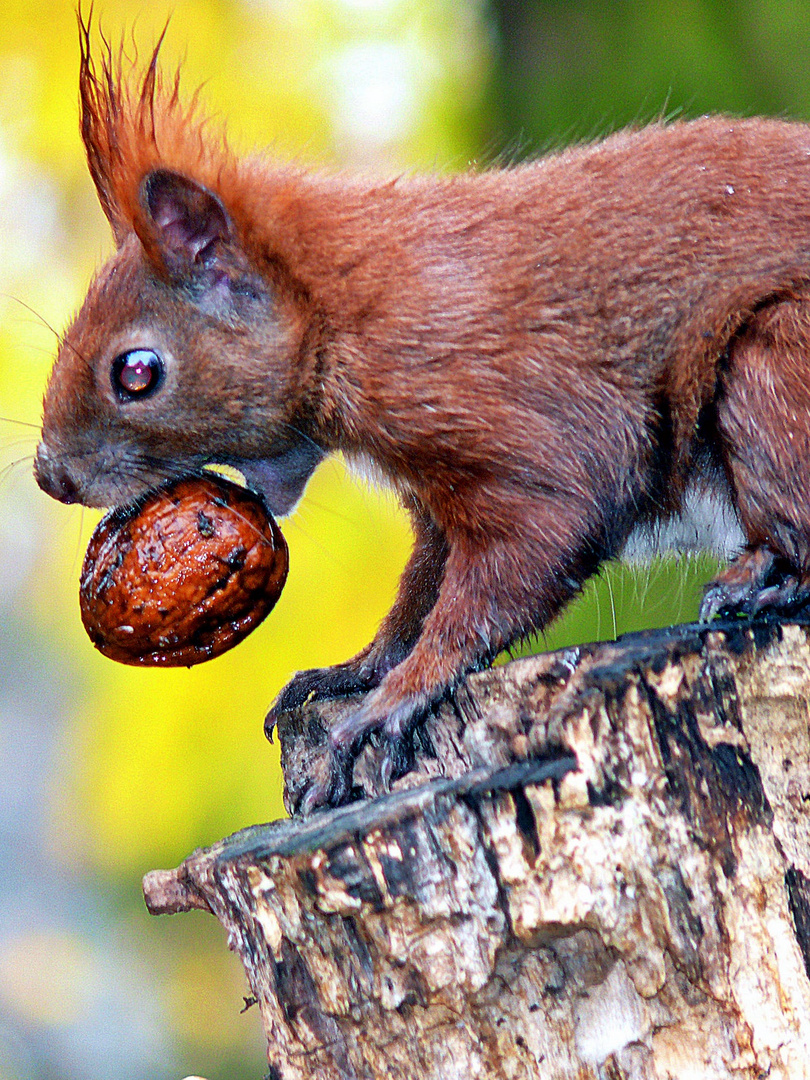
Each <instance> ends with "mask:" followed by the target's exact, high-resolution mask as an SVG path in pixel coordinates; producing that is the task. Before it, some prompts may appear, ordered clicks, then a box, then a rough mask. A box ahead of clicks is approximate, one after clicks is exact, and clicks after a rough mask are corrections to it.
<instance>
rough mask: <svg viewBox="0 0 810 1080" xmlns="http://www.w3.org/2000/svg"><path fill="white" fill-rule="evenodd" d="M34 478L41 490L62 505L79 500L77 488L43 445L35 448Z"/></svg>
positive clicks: (66, 471) (60, 464)
mask: <svg viewBox="0 0 810 1080" xmlns="http://www.w3.org/2000/svg"><path fill="white" fill-rule="evenodd" d="M34 478H35V479H36V482H37V483H38V484H39V486H40V487H41V488H42V490H43V491H44V492H45V493H46V494H47V495H50V496H51V497H52V498H54V499H58V500H59V502H63V503H74V502H77V501H78V498H79V486H78V484H77V483H76V482H75V480H73V478H72V477H71V475H70V473H69V472H68V470H67V469H66V468H65V466H64V465H63V464H62V463H61V462H56V461H54V460H53V459H52V458H51V457H50V455H49V454H48V449H47V447H46V446H45V445H44V443H40V444H39V446H38V447H37V456H36V458H35V459H34Z"/></svg>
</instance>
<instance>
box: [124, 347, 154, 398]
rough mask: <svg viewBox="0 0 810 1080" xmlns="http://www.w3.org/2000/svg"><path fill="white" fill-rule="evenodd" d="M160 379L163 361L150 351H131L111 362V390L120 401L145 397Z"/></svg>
mask: <svg viewBox="0 0 810 1080" xmlns="http://www.w3.org/2000/svg"><path fill="white" fill-rule="evenodd" d="M162 378H163V361H162V360H161V358H160V357H159V356H158V354H157V353H156V352H154V350H152V349H131V350H130V351H129V352H125V353H121V355H120V356H116V358H115V360H113V364H112V384H113V389H114V390H115V392H116V393H117V394H118V397H119V398H121V400H122V401H129V400H131V399H132V398H139V397H146V396H147V395H148V394H151V393H152V391H153V390H156V389H157V387H158V386H159V384H160V382H161V380H162Z"/></svg>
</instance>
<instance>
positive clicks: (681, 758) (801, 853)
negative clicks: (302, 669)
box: [144, 622, 810, 1080]
mask: <svg viewBox="0 0 810 1080" xmlns="http://www.w3.org/2000/svg"><path fill="white" fill-rule="evenodd" d="M352 707H353V706H352V702H351V701H350V700H344V701H331V702H325V703H324V702H321V703H316V704H312V705H310V706H307V707H306V708H304V709H302V710H300V711H298V712H296V713H291V714H289V715H288V716H286V717H285V718H284V721H283V723H282V724H281V725H280V730H279V735H280V738H281V741H282V752H283V765H284V768H285V778H286V798H287V802H288V806H289V807H295V806H296V805H297V804H298V802H299V800H300V798H301V796H302V794H303V792H304V791H305V789H306V784H307V783H308V778H309V777H310V776H311V775H312V774H313V772H316V771H317V770H318V769H320V768H321V767H323V763H324V738H325V732H326V730H327V729H328V726H329V724H330V723H331V722H332V721H333V720H334V719H335V718H336V717H337V716H339V715H342V713H343V712H344V710H346V709H349V708H352ZM379 752H380V751H379V748H378V747H375V746H373V745H369V746H367V747H366V749H365V750H364V753H363V755H362V757H361V759H360V761H359V762H358V764H357V766H356V768H355V776H354V779H355V783H356V784H357V788H358V793H359V794H363V793H364V794H365V796H366V798H364V799H363V801H360V802H357V803H354V804H352V805H350V806H348V807H344V808H342V809H339V810H335V811H328V812H320V813H317V814H315V815H313V816H312V817H310V818H309V819H307V820H296V819H293V820H291V821H281V822H275V823H273V824H271V825H264V826H256V827H253V828H250V829H246V830H244V831H243V832H241V833H237V834H236V835H235V836H232V837H229V838H228V839H226V840H223V841H222V842H221V843H219V844H217V845H214V846H213V847H212V848H210V849H208V850H205V851H197V852H195V853H194V854H193V855H191V856H189V858H188V859H187V860H186V861H185V862H184V863H183V864H182V865H181V866H180V867H179V868H178V869H177V870H173V871H154V872H153V873H152V874H149V875H147V877H146V879H145V882H144V888H145V894H146V898H147V903H148V904H149V907H150V909H151V910H152V911H155V912H172V911H183V910H187V909H190V908H204V909H206V910H209V911H211V912H212V913H213V914H214V915H216V916H217V918H218V919H219V920H220V921H221V922H222V923H223V925H224V926H225V928H226V929H227V931H228V938H229V943H230V945H231V947H232V948H234V949H235V950H236V951H237V952H238V953H239V955H240V956H241V958H242V960H243V962H244V965H245V969H246V972H247V977H248V980H249V983H250V986H251V988H252V993H253V995H254V996H255V998H256V999H257V1001H258V1005H259V1010H260V1012H261V1017H262V1022H263V1024H264V1030H265V1033H266V1036H267V1042H268V1047H269V1050H268V1060H269V1062H270V1072H269V1076H270V1077H271V1078H272V1080H304V1078H306V1080H313V1078H314V1080H349V1078H351V1080H381V1078H383V1077H385V1078H391V1080H400V1078H401V1080H414V1077H417V1076H418V1077H420V1078H425V1080H434V1078H435V1080H451V1078H458V1080H479V1078H480V1080H484V1078H486V1080H490V1078H492V1080H495V1078H497V1080H504V1078H512V1077H514V1078H518V1077H520V1078H524V1077H526V1078H535V1077H536V1078H538V1080H539V1078H542V1080H571V1078H577V1080H590V1078H593V1080H597V1078H599V1080H620V1078H631V1077H632V1078H634V1080H635V1078H638V1080H642V1078H650V1080H652V1078H656V1080H664V1078H673V1080H675V1078H677V1080H690V1078H695V1080H715V1078H724V1080H725V1078H731V1077H733V1078H735V1080H749V1078H750V1080H754V1078H762V1077H765V1076H767V1077H769V1078H770V1080H776V1078H785V1080H803V1078H810V979H809V978H808V971H810V627H808V625H806V624H802V623H796V624H780V623H778V622H763V623H754V624H751V623H714V624H712V625H711V627H710V628H709V627H706V626H685V627H677V628H675V629H673V630H668V631H660V632H651V633H645V634H636V635H629V636H627V637H625V638H623V639H621V640H619V641H618V642H615V643H610V644H603V645H593V646H587V647H582V648H577V649H569V650H565V651H562V652H557V653H550V654H546V655H543V656H537V657H533V658H530V659H524V660H517V661H514V662H513V663H511V664H508V665H505V666H503V667H498V668H494V669H492V670H491V671H486V672H481V673H479V674H475V675H471V676H470V677H469V678H468V679H467V680H466V682H465V683H464V685H463V686H462V687H461V688H460V689H459V690H458V692H457V694H456V695H455V698H454V700H453V702H448V703H446V704H445V705H444V706H442V708H441V709H440V710H438V712H437V714H436V715H435V716H433V717H431V718H430V719H429V721H428V722H427V723H426V724H425V726H424V727H423V728H422V729H421V731H420V732H419V733H418V736H417V740H416V746H415V769H414V771H413V772H411V773H410V774H409V775H408V776H407V777H405V778H403V779H402V780H401V781H399V782H398V783H397V784H396V785H395V790H394V791H393V792H392V793H391V794H389V795H381V794H380V793H379V791H378V790H377V788H376V786H375V780H374V778H375V776H376V769H375V764H376V761H377V759H378V756H379Z"/></svg>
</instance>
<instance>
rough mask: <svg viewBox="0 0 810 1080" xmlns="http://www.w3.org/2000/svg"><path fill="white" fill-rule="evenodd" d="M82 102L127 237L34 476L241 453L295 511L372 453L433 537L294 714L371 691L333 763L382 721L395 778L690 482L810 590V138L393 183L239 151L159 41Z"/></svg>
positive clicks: (123, 476) (693, 140)
mask: <svg viewBox="0 0 810 1080" xmlns="http://www.w3.org/2000/svg"><path fill="white" fill-rule="evenodd" d="M81 96H82V105H83V126H82V131H83V136H84V139H85V144H86V147H87V153H88V159H89V162H90V167H91V172H92V175H93V179H94V181H95V183H96V186H97V188H98V191H99V196H100V198H101V202H102V206H103V207H104V209H105V212H106V213H107V216H108V218H109V219H110V222H111V224H112V227H113V230H114V233H115V236H116V241H117V244H118V250H117V253H116V254H115V255H114V256H113V258H112V259H111V260H110V263H109V264H108V266H107V267H105V268H104V269H103V270H102V272H101V274H100V275H99V277H98V279H97V280H96V282H95V283H94V284H93V286H92V287H91V289H90V292H89V294H88V298H87V301H86V302H85V306H84V307H83V309H82V311H81V312H80V314H79V316H78V317H77V320H76V322H75V323H74V325H73V327H72V328H71V330H70V331H69V333H68V337H67V343H66V346H65V347H64V348H63V349H62V350H61V352H60V355H59V357H58V359H57V363H56V365H55V367H54V372H53V375H52V378H51V382H50V385H49V388H48V391H47V394H46V399H45V414H44V424H43V444H42V448H41V451H40V455H39V457H38V463H37V470H38V476H39V478H40V482H41V483H42V484H43V486H44V487H46V489H48V490H50V491H51V492H52V493H53V494H56V495H57V497H60V498H64V499H66V500H72V499H73V498H76V499H81V500H83V501H87V502H96V503H98V502H105V501H107V502H109V501H112V502H121V501H124V500H126V499H131V498H132V497H133V496H135V495H137V494H138V493H139V492H141V491H142V490H143V489H144V488H145V487H147V486H149V485H151V484H153V483H155V482H157V481H159V480H162V479H164V478H165V476H166V475H175V474H177V473H178V472H184V471H190V470H194V469H198V468H200V467H201V466H202V465H203V464H205V463H206V462H209V461H230V462H232V463H236V464H237V465H239V466H240V467H244V468H245V471H246V472H247V473H248V475H250V470H251V468H254V471H255V472H256V475H257V476H259V472H260V470H261V469H264V472H262V473H261V475H262V477H264V479H265V481H266V482H267V484H268V485H269V487H268V488H266V490H269V491H270V492H271V504H272V501H273V499H274V498H275V499H276V500H277V506H276V507H275V508H276V509H279V508H281V509H286V508H288V504H289V503H290V501H291V500H292V497H293V496H294V495H297V494H299V493H300V491H301V490H302V488H303V485H304V483H305V481H306V478H307V477H308V475H309V474H310V472H311V471H312V469H313V468H314V467H315V464H316V463H317V460H318V459H319V457H320V454H321V453H322V452H331V451H336V450H341V451H343V452H344V453H345V454H346V455H347V456H348V457H349V458H350V459H352V458H355V459H361V460H365V461H371V462H372V463H373V465H374V466H375V468H376V469H377V470H378V471H379V472H380V473H381V474H382V475H383V476H384V477H385V478H386V479H387V480H389V481H390V482H391V483H393V484H394V485H395V486H396V487H397V489H398V490H399V491H400V492H401V494H402V497H403V499H404V501H405V503H406V505H407V506H408V507H409V509H410V511H411V514H412V519H413V522H414V531H415V547H414V554H413V557H412V559H411V561H410V563H409V565H408V567H407V568H406V570H405V573H404V575H403V579H402V583H401V587H400V592H399V595H398V598H397V600H396V603H395V604H394V607H393V609H392V611H391V612H390V614H389V615H388V617H387V618H386V620H385V621H384V622H383V624H382V626H381V628H380V631H379V633H378V635H377V637H376V638H375V640H374V642H373V643H372V644H371V645H370V646H369V647H368V649H367V650H365V651H364V653H362V654H361V655H360V656H359V657H357V658H355V659H354V660H353V661H349V662H348V664H346V665H342V666H341V667H339V668H335V669H328V670H326V671H322V672H305V673H302V674H301V675H299V676H298V677H296V679H295V680H293V682H292V683H291V684H290V686H289V687H288V688H287V690H286V691H284V693H283V694H282V695H281V698H280V701H279V705H278V707H289V706H291V705H294V704H297V703H300V701H302V700H303V699H304V698H305V697H306V696H307V695H308V694H309V693H311V692H314V693H316V694H328V693H333V692H341V691H343V692H348V691H353V690H358V689H370V690H372V692H371V693H370V694H369V695H368V697H367V698H366V699H365V702H364V705H363V706H362V708H361V709H360V710H359V712H358V713H357V714H355V715H353V716H352V717H351V718H350V720H349V721H348V722H347V723H346V724H344V725H342V726H341V727H340V728H339V729H337V730H336V731H335V732H333V735H332V740H333V747H334V749H335V753H336V756H337V757H340V753H341V751H342V750H344V749H345V748H347V747H348V748H351V747H353V746H354V745H356V743H357V741H358V739H359V738H360V737H361V736H362V735H363V733H364V732H366V731H367V730H369V729H370V728H373V727H377V726H384V728H385V731H386V733H387V735H388V737H389V739H390V740H391V745H392V762H391V767H392V768H394V769H396V768H398V767H400V766H401V760H399V758H398V756H397V755H398V753H399V748H400V745H401V739H400V738H399V737H400V735H401V734H402V733H403V732H407V729H408V728H409V726H410V725H411V724H412V723H413V721H414V719H415V718H416V717H417V716H418V715H419V714H420V713H421V712H422V711H424V709H425V708H426V707H427V706H428V705H430V704H431V703H432V702H435V701H436V700H437V699H438V698H439V697H440V696H441V695H442V694H443V693H445V692H446V691H447V689H448V688H452V686H453V685H454V684H455V682H456V681H457V679H458V678H459V676H460V675H461V674H462V673H463V672H464V671H466V670H468V669H470V668H471V667H473V666H475V665H478V664H481V663H485V662H487V661H488V660H489V659H491V658H492V657H493V656H494V655H495V654H496V653H497V652H498V651H499V650H501V649H502V648H504V647H505V646H507V645H508V644H509V643H510V642H512V641H514V640H515V639H516V638H518V637H520V636H521V635H523V634H526V633H528V632H530V631H532V630H534V629H536V628H538V627H541V626H543V625H544V624H546V623H547V622H548V621H549V619H551V618H552V617H553V616H554V615H555V614H556V612H557V611H558V610H559V609H560V607H561V606H562V605H563V604H564V603H565V602H566V601H567V600H568V599H569V598H570V597H571V596H572V595H573V594H574V593H575V592H576V591H577V590H578V588H579V587H580V585H581V583H582V581H583V580H584V579H585V578H586V577H587V576H588V575H589V574H591V573H592V572H593V571H594V570H595V569H596V568H597V567H598V565H599V564H600V562H601V561H603V560H604V559H606V558H610V557H613V556H614V555H616V554H618V553H619V552H620V550H621V548H622V546H623V544H624V542H625V541H626V539H627V537H628V535H629V533H630V532H631V530H632V529H633V528H634V527H635V526H636V525H638V524H639V523H641V524H643V523H645V522H653V523H654V522H656V521H660V520H665V519H666V518H668V517H669V516H671V515H673V514H677V512H678V511H679V509H680V506H681V502H682V499H683V497H684V493H685V492H686V489H687V486H688V485H690V484H692V483H694V482H698V483H704V482H705V483H709V482H716V483H719V485H720V486H721V487H722V488H723V490H725V491H726V492H727V493H728V494H729V496H730V497H731V499H732V501H733V503H734V505H735V507H736V509H737V511H738V513H739V516H740V519H741V522H742V525H743V527H744V529H745V531H746V534H747V538H748V540H749V543H750V544H751V545H752V547H754V548H762V547H764V548H767V550H768V551H769V552H770V556H771V557H770V560H764V562H767V563H768V571H767V572H770V568H771V564H772V563H773V561H774V559H776V561H777V562H779V561H780V560H781V561H782V563H783V564H784V565H783V571H784V573H783V579H784V580H781V581H780V583H779V585H778V587H774V586H773V585H772V586H771V588H770V592H768V590H767V589H765V593H764V595H766V598H767V599H770V600H773V599H774V596H777V598H778V599H779V600H780V601H784V600H785V599H792V598H795V596H796V595H798V593H799V592H801V589H802V588H803V587H804V580H805V577H806V575H807V573H808V571H810V507H809V506H808V498H807V496H808V477H810V393H809V392H808V390H807V382H808V369H809V368H810V365H809V364H808V359H807V358H808V346H809V345H810V318H808V300H807V297H808V292H807V289H808V279H809V278H810V130H808V129H807V128H806V127H804V126H801V125H794V124H787V123H780V122H776V121H768V120H744V121H743V120H729V119H724V118H704V119H701V120H698V121H695V122H691V123H686V122H684V123H676V124H672V125H669V126H665V125H653V126H651V127H648V128H644V129H642V130H640V131H626V132H622V133H619V134H617V135H614V136H612V137H611V138H609V139H607V140H605V141H604V142H603V143H601V144H597V145H594V146H588V147H581V148H574V149H570V150H567V151H565V152H563V153H560V154H557V155H555V156H552V157H550V158H547V159H545V160H543V161H540V162H538V163H536V164H532V165H526V166H522V167H520V168H515V169H511V170H493V171H491V172H487V173H482V174H481V173H468V174H464V175H460V176H454V177H436V176H428V177H417V178H413V179H405V180H393V181H386V182H379V181H374V180H370V179H362V178H354V177H346V176H343V175H334V176H332V175H321V174H311V173H307V172H304V171H302V170H297V169H292V168H279V167H276V166H275V165H273V164H272V163H271V162H268V161H267V160H264V159H252V160H251V159H248V160H240V159H238V158H236V157H235V156H234V155H233V154H232V153H231V152H230V151H228V150H227V149H226V148H225V147H224V145H223V144H222V142H221V140H220V139H219V138H217V137H214V136H212V135H211V134H210V132H209V131H208V129H207V128H206V127H205V125H204V123H203V122H202V121H201V120H199V119H198V117H197V113H196V110H195V109H194V108H193V107H192V108H188V107H186V106H184V105H183V104H182V103H181V100H180V98H179V96H178V93H177V84H176V81H175V82H173V83H171V84H169V85H168V86H165V85H164V84H163V83H162V82H161V79H160V77H159V75H158V74H157V71H156V55H155V56H154V57H153V58H152V61H151V63H150V64H149V65H148V67H147V69H146V73H145V75H144V76H142V78H141V79H140V81H135V80H133V81H132V82H128V81H127V79H126V78H125V77H124V75H123V74H122V71H121V65H120V63H119V62H117V61H114V59H113V57H112V56H111V54H110V53H109V52H108V53H107V54H106V56H105V57H104V58H103V59H102V61H101V66H100V67H97V66H96V64H95V63H94V61H93V59H92V57H91V54H90V48H89V36H88V33H87V31H86V30H85V31H84V36H83V54H82V69H81ZM155 178H156V179H155ZM150 335H151V336H150ZM136 346H137V347H146V346H149V347H154V348H157V349H158V352H160V350H161V349H162V350H164V351H165V352H166V353H167V355H168V356H169V358H170V361H171V362H170V363H167V372H168V373H167V375H166V382H165V386H164V387H163V388H162V389H161V390H160V391H159V392H158V393H156V394H155V395H154V396H153V397H150V398H149V400H148V401H146V400H144V401H137V402H127V403H125V404H124V405H122V404H121V402H120V401H116V400H113V395H112V392H111V390H110V387H109V367H110V363H111V360H112V358H113V357H114V356H115V355H117V354H118V353H120V352H121V351H122V350H124V349H129V348H133V347H136ZM99 445H101V446H102V449H98V447H99ZM268 477H269V479H268ZM285 485H286V486H285ZM281 491H283V492H286V494H283V495H282V494H278V493H279V492H281ZM288 496H289V497H288ZM763 565H764V563H763V560H762V559H761V558H760V560H759V561H756V560H754V561H750V560H749V562H748V563H745V566H746V567H747V569H746V572H745V574H741V575H738V578H739V577H740V576H742V577H745V585H741V584H740V583H739V580H737V581H735V582H733V583H732V582H731V579H730V578H729V579H728V580H727V581H721V582H720V585H719V586H716V590H715V593H714V594H713V599H712V602H711V604H710V610H713V609H714V608H716V607H719V606H721V604H723V603H726V602H728V601H734V600H740V599H748V600H750V601H751V603H752V604H753V603H758V602H759V601H758V600H757V599H755V597H758V596H759V595H760V594H761V593H762V591H763V587H764V586H765V584H766V582H765V573H766V571H765V570H764V569H763ZM742 566H743V564H741V568H742ZM754 566H756V569H752V568H753V567H754ZM746 575H747V576H746ZM791 575H792V576H791ZM794 579H795V580H794ZM746 590H747V591H746ZM797 590H798V591H797ZM336 777H337V774H336ZM341 784H342V780H341V779H340V778H333V782H332V784H331V786H327V787H321V788H318V789H314V790H313V796H312V799H311V802H312V803H315V802H317V801H319V800H322V799H324V798H332V799H339V798H341V797H343V795H344V794H345V793H344V791H343V788H342V786H341Z"/></svg>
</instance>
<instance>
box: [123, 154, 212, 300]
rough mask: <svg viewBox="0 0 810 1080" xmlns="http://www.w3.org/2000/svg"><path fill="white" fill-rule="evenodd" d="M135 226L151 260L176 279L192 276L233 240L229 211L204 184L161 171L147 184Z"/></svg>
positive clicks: (144, 187) (143, 185)
mask: <svg viewBox="0 0 810 1080" xmlns="http://www.w3.org/2000/svg"><path fill="white" fill-rule="evenodd" d="M140 204H141V210H142V213H141V214H139V215H138V217H137V218H136V220H135V222H134V225H135V231H136V233H137V234H138V238H139V239H140V241H141V243H142V245H143V247H144V250H145V252H146V254H147V256H148V257H149V258H150V259H151V260H152V261H153V262H155V263H156V264H157V265H158V268H159V269H161V270H163V271H164V272H165V273H167V274H168V275H169V276H170V277H172V278H177V279H185V278H188V277H192V276H194V275H195V273H196V272H198V271H199V270H200V269H203V268H206V267H209V266H211V265H212V263H213V262H214V261H215V260H216V256H217V249H218V248H220V247H221V246H222V245H224V244H227V243H228V242H229V241H230V240H231V239H232V236H233V227H232V225H231V222H230V218H229V217H228V214H227V212H226V210H225V207H224V206H223V205H222V203H221V202H220V201H219V199H218V198H217V196H216V195H214V194H213V193H212V192H211V191H209V190H208V189H207V188H205V187H203V186H202V184H198V183H196V182H195V181H193V180H189V179H188V178H187V177H185V176H182V175H180V174H179V173H175V172H170V171H168V170H166V169H156V170H154V171H153V172H151V173H149V174H148V176H147V177H146V178H145V179H144V181H143V183H142V184H141V190H140Z"/></svg>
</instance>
